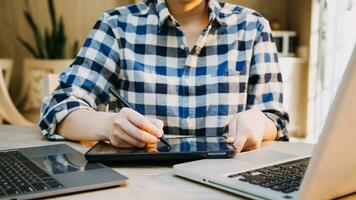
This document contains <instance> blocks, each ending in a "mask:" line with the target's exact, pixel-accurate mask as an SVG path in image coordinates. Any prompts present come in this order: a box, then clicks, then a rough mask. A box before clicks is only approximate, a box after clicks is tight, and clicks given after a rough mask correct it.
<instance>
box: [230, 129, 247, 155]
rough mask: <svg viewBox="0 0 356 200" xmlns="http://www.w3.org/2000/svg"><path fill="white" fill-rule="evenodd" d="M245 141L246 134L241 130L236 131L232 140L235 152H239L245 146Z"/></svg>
mask: <svg viewBox="0 0 356 200" xmlns="http://www.w3.org/2000/svg"><path fill="white" fill-rule="evenodd" d="M246 141H247V134H246V133H243V132H239V131H238V132H237V134H236V138H235V141H234V144H233V145H234V147H235V148H236V151H237V153H240V152H241V151H242V149H243V148H244V146H245V143H246Z"/></svg>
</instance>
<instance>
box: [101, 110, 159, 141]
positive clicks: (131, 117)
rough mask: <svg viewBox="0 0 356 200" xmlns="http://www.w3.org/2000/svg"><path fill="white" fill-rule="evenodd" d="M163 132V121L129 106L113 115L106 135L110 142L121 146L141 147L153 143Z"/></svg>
mask: <svg viewBox="0 0 356 200" xmlns="http://www.w3.org/2000/svg"><path fill="white" fill-rule="evenodd" d="M162 134H163V122H162V121H161V120H159V119H153V118H148V117H145V116H143V115H141V114H140V113H138V112H137V111H135V110H133V109H130V108H122V109H121V110H120V112H119V113H117V114H115V115H113V120H112V128H111V131H109V133H108V135H107V136H106V137H107V139H108V140H109V141H110V143H111V144H112V145H114V146H116V147H121V148H134V147H139V148H143V147H145V146H146V145H147V144H155V143H157V142H158V141H159V138H160V137H161V136H162Z"/></svg>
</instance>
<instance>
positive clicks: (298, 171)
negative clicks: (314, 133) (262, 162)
mask: <svg viewBox="0 0 356 200" xmlns="http://www.w3.org/2000/svg"><path fill="white" fill-rule="evenodd" d="M309 160H310V158H303V159H300V160H295V161H291V162H286V163H281V164H277V165H272V166H268V167H263V168H260V169H256V170H252V171H248V172H243V173H237V174H232V175H229V176H228V177H229V178H238V180H239V181H244V182H248V183H251V184H254V185H259V186H261V187H265V188H270V189H272V190H275V191H280V192H283V193H291V192H294V191H297V190H299V186H300V184H301V182H302V179H303V176H304V173H305V171H306V169H307V166H308V163H309Z"/></svg>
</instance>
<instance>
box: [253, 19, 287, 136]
mask: <svg viewBox="0 0 356 200" xmlns="http://www.w3.org/2000/svg"><path fill="white" fill-rule="evenodd" d="M251 108H257V109H259V110H261V111H262V112H263V113H265V115H266V116H267V117H268V118H269V119H271V120H272V121H273V122H274V124H275V125H276V127H277V131H278V133H277V138H276V140H280V141H288V140H289V138H288V131H287V125H288V123H289V116H288V114H287V113H286V112H285V110H284V108H283V87H282V75H281V71H280V68H279V64H278V54H277V49H276V46H275V43H274V42H273V38H272V33H271V29H270V26H269V23H268V21H267V20H266V19H264V18H261V19H260V20H259V21H258V22H257V34H256V40H255V44H254V47H253V55H252V59H251V67H250V73H249V80H248V94H247V109H251Z"/></svg>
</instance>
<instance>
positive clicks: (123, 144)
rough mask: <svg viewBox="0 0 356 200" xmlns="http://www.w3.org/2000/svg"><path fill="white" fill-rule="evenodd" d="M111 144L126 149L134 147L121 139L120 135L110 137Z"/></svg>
mask: <svg viewBox="0 0 356 200" xmlns="http://www.w3.org/2000/svg"><path fill="white" fill-rule="evenodd" d="M110 144H111V145H113V146H115V147H118V148H125V149H128V148H132V147H133V146H132V145H130V144H128V143H126V142H125V141H122V140H120V139H119V138H118V137H116V136H115V137H113V138H112V139H110Z"/></svg>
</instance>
